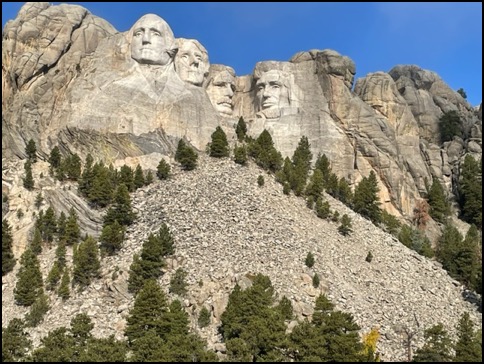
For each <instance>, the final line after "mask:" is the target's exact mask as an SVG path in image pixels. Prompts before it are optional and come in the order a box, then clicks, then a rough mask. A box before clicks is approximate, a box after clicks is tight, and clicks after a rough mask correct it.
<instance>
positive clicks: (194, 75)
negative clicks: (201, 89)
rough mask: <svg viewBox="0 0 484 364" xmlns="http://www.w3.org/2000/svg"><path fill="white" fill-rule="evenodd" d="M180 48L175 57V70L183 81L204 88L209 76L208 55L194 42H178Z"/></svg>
mask: <svg viewBox="0 0 484 364" xmlns="http://www.w3.org/2000/svg"><path fill="white" fill-rule="evenodd" d="M178 41H179V48H178V53H177V54H176V57H175V69H176V71H177V73H178V75H179V76H180V78H181V79H182V80H183V81H186V82H188V83H191V84H193V85H195V86H202V84H203V81H204V80H205V78H206V77H207V75H208V67H209V64H208V54H207V51H206V50H205V49H202V48H203V47H202V46H201V45H200V46H198V45H197V44H196V43H195V42H194V41H192V40H185V39H184V40H181V41H180V40H178Z"/></svg>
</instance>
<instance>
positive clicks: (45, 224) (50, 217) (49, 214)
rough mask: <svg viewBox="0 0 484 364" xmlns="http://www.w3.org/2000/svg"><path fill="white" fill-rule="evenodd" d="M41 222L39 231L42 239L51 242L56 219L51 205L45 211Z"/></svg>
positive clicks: (55, 228)
mask: <svg viewBox="0 0 484 364" xmlns="http://www.w3.org/2000/svg"><path fill="white" fill-rule="evenodd" d="M39 218H40V214H39ZM41 224H42V225H41V226H42V227H41V229H40V231H41V233H42V239H44V241H46V242H48V243H52V242H53V241H54V234H55V233H56V232H57V219H56V216H55V211H54V209H53V208H52V206H49V208H48V209H47V210H46V211H45V214H44V216H43V218H42V221H41Z"/></svg>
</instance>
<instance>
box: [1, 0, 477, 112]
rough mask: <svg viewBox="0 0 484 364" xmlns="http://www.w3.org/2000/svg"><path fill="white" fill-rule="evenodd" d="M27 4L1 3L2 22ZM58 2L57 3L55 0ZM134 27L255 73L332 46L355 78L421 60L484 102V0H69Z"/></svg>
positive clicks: (239, 72)
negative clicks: (197, 45) (142, 21)
mask: <svg viewBox="0 0 484 364" xmlns="http://www.w3.org/2000/svg"><path fill="white" fill-rule="evenodd" d="M22 4H23V3H5V2H2V28H3V26H4V25H5V22H6V21H7V20H9V19H13V18H15V16H16V15H17V12H18V10H19V9H20V7H21V6H22ZM54 4H59V3H54ZM71 4H78V5H81V6H84V7H85V8H87V9H88V10H89V11H90V12H91V13H93V14H94V15H97V16H99V17H102V18H104V19H106V20H107V21H109V22H110V23H111V24H112V25H113V26H114V27H115V28H116V29H117V30H118V31H120V32H124V31H126V30H128V29H129V28H130V27H131V26H132V25H133V24H134V23H135V21H136V20H137V19H138V18H140V17H141V16H142V15H144V14H147V13H155V14H158V15H159V16H161V17H162V18H163V19H165V20H166V21H167V22H168V24H169V25H170V26H171V28H172V30H173V32H174V33H175V36H176V37H177V38H178V37H184V38H195V39H197V40H199V41H200V42H201V43H202V44H203V45H204V46H205V48H207V50H208V53H209V57H210V62H211V63H222V64H226V65H229V66H232V67H233V68H234V69H235V71H236V72H237V75H239V76H240V75H245V74H249V73H252V70H253V68H254V66H255V64H256V62H258V61H264V60H276V61H287V60H289V58H290V57H291V56H292V55H294V54H295V53H296V52H299V51H306V50H310V49H327V48H329V49H334V50H336V51H337V52H339V53H341V54H342V55H345V56H348V57H350V58H351V59H352V60H353V61H354V62H355V64H356V72H357V73H356V78H359V77H363V76H365V75H366V74H368V73H370V72H377V71H385V72H388V71H389V70H390V69H391V68H392V67H394V66H395V65H397V64H415V65H418V66H420V67H422V68H424V69H427V70H431V71H434V72H436V73H437V74H438V75H439V76H440V77H441V78H442V79H443V80H444V81H445V82H446V83H447V84H448V85H449V86H450V87H451V88H453V89H454V90H457V89H458V88H460V87H462V88H463V89H464V90H465V91H466V93H467V99H468V101H469V102H470V103H471V104H472V105H478V104H480V103H481V100H482V3H480V2H479V3H457V2H454V3H417V2H413V3H143V2H128V3H105V2H94V3H71Z"/></svg>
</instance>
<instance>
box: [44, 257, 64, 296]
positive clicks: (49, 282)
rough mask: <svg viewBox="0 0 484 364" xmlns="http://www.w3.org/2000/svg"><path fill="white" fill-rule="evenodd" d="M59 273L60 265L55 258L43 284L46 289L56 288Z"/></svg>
mask: <svg viewBox="0 0 484 364" xmlns="http://www.w3.org/2000/svg"><path fill="white" fill-rule="evenodd" d="M61 274H62V268H61V267H60V264H59V262H58V261H57V260H56V261H55V262H54V264H53V265H52V268H51V269H50V271H49V274H48V275H47V279H46V282H45V286H46V289H47V290H48V291H54V290H55V289H56V288H57V284H58V283H59V281H60V279H61Z"/></svg>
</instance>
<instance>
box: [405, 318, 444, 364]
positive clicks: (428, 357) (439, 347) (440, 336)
mask: <svg viewBox="0 0 484 364" xmlns="http://www.w3.org/2000/svg"><path fill="white" fill-rule="evenodd" d="M424 337H425V344H424V346H423V347H421V348H419V349H417V351H416V352H415V356H414V357H413V361H415V362H431V363H439V362H447V361H453V360H452V359H453V357H452V354H451V352H450V350H451V348H452V341H451V340H450V338H449V335H448V333H447V331H445V330H444V326H443V325H442V324H441V323H438V324H437V325H434V326H432V327H431V328H429V329H426V330H425V333H424Z"/></svg>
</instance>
